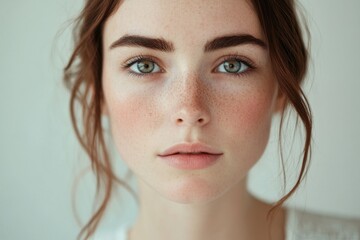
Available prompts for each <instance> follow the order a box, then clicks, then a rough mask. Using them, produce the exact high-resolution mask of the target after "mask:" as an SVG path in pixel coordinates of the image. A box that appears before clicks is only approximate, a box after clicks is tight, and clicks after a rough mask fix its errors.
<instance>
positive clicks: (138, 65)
mask: <svg viewBox="0 0 360 240" xmlns="http://www.w3.org/2000/svg"><path fill="white" fill-rule="evenodd" d="M130 69H131V71H133V72H135V73H138V74H147V73H153V72H160V67H159V66H158V65H157V64H156V63H154V62H153V61H151V60H147V59H143V60H137V61H136V62H134V63H132V64H131V66H130Z"/></svg>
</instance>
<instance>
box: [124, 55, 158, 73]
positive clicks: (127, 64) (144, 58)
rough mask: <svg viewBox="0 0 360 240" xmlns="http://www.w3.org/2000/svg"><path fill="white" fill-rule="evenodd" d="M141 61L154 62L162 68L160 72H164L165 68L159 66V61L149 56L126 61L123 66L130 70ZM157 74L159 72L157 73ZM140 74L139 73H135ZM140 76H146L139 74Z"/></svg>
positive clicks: (140, 56) (138, 56)
mask: <svg viewBox="0 0 360 240" xmlns="http://www.w3.org/2000/svg"><path fill="white" fill-rule="evenodd" d="M140 61H150V62H153V63H154V64H156V65H158V66H159V68H160V70H161V71H160V72H164V70H163V67H161V64H158V60H157V59H156V58H154V57H152V56H148V55H141V54H140V55H137V56H135V57H132V58H130V59H129V60H127V61H125V62H124V63H123V64H121V66H122V68H124V69H128V68H130V67H131V66H132V65H134V64H135V63H137V62H140ZM155 73H157V72H155ZM135 74H138V73H135ZM147 74H154V73H147ZM138 75H145V74H138Z"/></svg>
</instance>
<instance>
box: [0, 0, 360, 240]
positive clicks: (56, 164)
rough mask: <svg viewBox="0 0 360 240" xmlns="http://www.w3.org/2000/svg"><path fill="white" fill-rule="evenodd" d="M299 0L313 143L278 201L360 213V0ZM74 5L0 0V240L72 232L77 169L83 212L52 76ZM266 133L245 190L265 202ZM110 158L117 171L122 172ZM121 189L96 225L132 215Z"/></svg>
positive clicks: (269, 157) (273, 162) (44, 238)
mask: <svg viewBox="0 0 360 240" xmlns="http://www.w3.org/2000/svg"><path fill="white" fill-rule="evenodd" d="M301 3H302V4H303V5H304V7H305V9H306V16H307V19H308V23H309V27H310V31H311V35H312V37H311V48H312V63H311V68H310V71H309V76H308V79H307V81H308V84H307V85H306V87H305V89H306V92H307V94H308V96H309V101H310V104H311V106H312V110H313V113H314V136H313V139H314V145H313V155H312V164H311V168H310V171H309V174H308V177H307V180H306V181H305V182H304V184H303V185H302V187H301V189H300V190H299V191H298V193H297V194H296V195H295V196H294V197H293V198H292V199H291V201H289V202H288V203H287V204H288V205H290V206H295V207H299V208H305V209H307V210H309V211H316V212H321V213H325V214H337V215H344V216H349V217H358V218H360V187H359V184H360V174H359V172H360V140H359V138H360V126H359V124H360V94H359V91H360V77H359V74H360V73H359V69H360V58H359V56H360V44H359V43H360V28H359V24H360V14H359V11H360V1H358V0H345V1H337V0H317V1H311V0H302V1H301ZM81 5H82V1H78V0H51V1H49V0H23V1H18V0H14V1H5V0H1V1H0V239H2V240H20V239H34V240H63V239H75V237H76V235H77V233H78V231H79V226H78V223H77V221H76V218H75V216H74V214H73V213H74V209H73V206H72V196H74V192H73V190H74V188H73V185H74V181H75V179H76V178H78V177H79V176H80V175H81V174H82V175H83V176H84V177H83V178H81V179H82V180H81V181H80V182H79V184H78V185H77V186H78V187H77V190H76V191H75V192H77V195H75V196H76V198H75V199H76V202H77V204H76V205H77V208H76V209H77V211H78V213H79V217H80V220H81V221H84V220H85V219H87V217H89V216H90V211H91V209H92V206H93V202H92V198H93V195H94V186H95V182H94V179H93V178H92V177H91V173H89V172H88V171H86V167H87V161H86V157H85V156H84V154H83V153H82V151H81V149H80V147H79V144H78V143H77V141H76V139H75V136H74V134H73V131H72V127H71V122H70V117H69V111H68V102H69V94H68V92H67V91H66V89H65V88H64V85H63V83H62V79H61V77H62V76H61V74H62V69H63V67H64V65H65V63H66V60H67V57H69V54H70V49H71V48H70V46H71V44H70V43H71V39H70V37H71V34H70V29H69V28H67V27H66V26H67V25H68V21H69V20H71V18H73V17H74V16H75V15H76V14H77V13H78V11H79V9H80V7H81ZM274 132H276V131H274ZM274 135H276V134H274ZM274 139H275V138H272V139H271V140H270V144H269V149H268V150H267V151H266V153H265V154H264V156H263V158H262V159H261V160H260V162H259V164H258V165H257V166H256V167H255V168H254V169H253V171H252V172H251V177H250V181H249V188H250V189H251V191H252V192H253V193H254V194H256V195H257V196H258V197H260V198H263V199H265V200H269V201H274V200H276V199H277V198H278V197H279V196H280V195H281V191H280V190H281V174H280V173H279V171H278V170H279V166H280V164H279V159H278V156H277V150H276V149H277V148H276V146H275V145H276V144H275V143H276V140H274ZM293 145H294V146H293V148H294V149H295V150H299V149H300V146H301V142H299V141H298V140H296V139H295V140H294V144H293ZM295 152H296V151H295ZM294 159H296V154H295V157H289V161H287V163H286V166H287V174H288V176H289V177H290V179H291V177H292V178H293V177H294V176H296V173H297V164H296V161H297V160H294ZM117 161H118V162H120V164H119V172H120V173H121V172H122V171H125V170H124V166H121V160H119V159H118V160H117ZM84 169H85V170H84ZM288 184H289V185H291V181H289V183H288ZM126 194H127V193H126V192H125V193H121V192H120V194H119V197H117V198H116V199H114V201H113V202H112V204H111V206H110V207H111V209H110V210H111V211H110V213H109V214H108V217H107V219H106V221H104V223H103V225H102V227H103V228H112V227H116V226H117V225H119V224H120V222H122V221H125V222H131V221H133V219H134V216H135V213H136V205H135V204H134V201H133V199H132V198H131V197H130V195H128V194H127V195H126ZM120 203H125V204H123V205H121V204H120Z"/></svg>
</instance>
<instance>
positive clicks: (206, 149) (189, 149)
mask: <svg viewBox="0 0 360 240" xmlns="http://www.w3.org/2000/svg"><path fill="white" fill-rule="evenodd" d="M176 154H188V155H199V154H209V155H222V154H223V153H222V152H221V151H219V150H217V149H215V148H213V147H210V146H208V145H206V144H202V143H183V144H177V145H174V146H172V147H170V148H168V149H166V150H165V151H163V152H162V153H161V154H159V156H162V157H164V156H169V155H176Z"/></svg>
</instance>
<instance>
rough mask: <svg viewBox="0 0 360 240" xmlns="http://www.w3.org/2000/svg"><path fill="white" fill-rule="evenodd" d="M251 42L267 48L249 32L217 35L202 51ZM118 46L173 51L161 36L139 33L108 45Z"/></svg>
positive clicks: (112, 47) (170, 43)
mask: <svg viewBox="0 0 360 240" xmlns="http://www.w3.org/2000/svg"><path fill="white" fill-rule="evenodd" d="M245 44H252V45H255V46H259V47H261V48H263V49H266V48H267V45H266V43H265V42H264V41H263V40H261V39H259V38H256V37H254V36H252V35H250V34H237V35H228V36H221V37H217V38H215V39H213V40H211V41H208V42H206V44H205V46H204V52H211V51H215V50H218V49H222V48H228V47H235V46H238V45H245ZM120 46H135V47H136V46H137V47H145V48H149V49H154V50H159V51H163V52H173V51H175V47H174V44H173V43H172V42H169V41H166V40H165V39H163V38H150V37H145V36H140V35H124V36H122V37H121V38H119V39H118V40H116V41H115V42H114V43H112V44H111V45H110V49H114V48H117V47H120Z"/></svg>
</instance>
